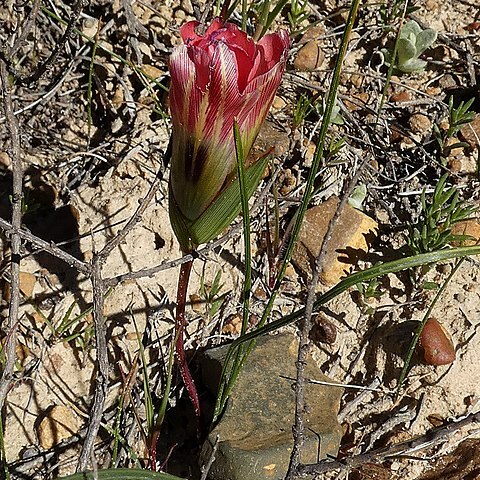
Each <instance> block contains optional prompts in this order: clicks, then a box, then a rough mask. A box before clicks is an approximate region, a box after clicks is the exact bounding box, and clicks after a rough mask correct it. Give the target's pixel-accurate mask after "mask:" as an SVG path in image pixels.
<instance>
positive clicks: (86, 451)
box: [77, 255, 108, 472]
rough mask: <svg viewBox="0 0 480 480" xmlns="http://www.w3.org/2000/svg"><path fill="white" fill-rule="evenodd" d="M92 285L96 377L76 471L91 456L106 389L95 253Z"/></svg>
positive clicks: (83, 467)
mask: <svg viewBox="0 0 480 480" xmlns="http://www.w3.org/2000/svg"><path fill="white" fill-rule="evenodd" d="M92 285H93V319H94V322H95V340H96V347H97V364H98V373H97V377H96V379H95V380H96V385H95V396H94V400H93V407H92V410H91V413H90V422H89V424H88V429H87V434H86V436H85V442H84V443H83V447H82V452H81V454H80V458H79V461H78V465H77V472H83V471H85V470H86V468H87V467H88V464H89V461H90V459H91V458H92V452H93V449H94V445H95V439H96V437H97V433H98V430H99V428H100V424H101V421H102V415H103V407H104V405H105V399H106V396H107V389H108V353H107V335H106V324H105V317H104V315H103V307H104V300H105V285H104V283H103V280H102V257H100V256H99V255H95V257H94V259H93V269H92Z"/></svg>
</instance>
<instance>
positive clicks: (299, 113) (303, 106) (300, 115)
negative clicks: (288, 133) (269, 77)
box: [292, 93, 314, 130]
mask: <svg viewBox="0 0 480 480" xmlns="http://www.w3.org/2000/svg"><path fill="white" fill-rule="evenodd" d="M313 110H314V104H313V102H312V100H311V99H310V98H308V97H307V95H305V94H304V93H302V94H301V95H300V98H299V99H298V100H297V103H296V104H295V108H294V109H293V115H292V124H293V129H294V130H296V129H297V128H298V127H299V126H300V125H301V124H302V122H303V121H304V120H305V118H306V117H307V116H308V115H309V114H310V113H311V112H312V111H313Z"/></svg>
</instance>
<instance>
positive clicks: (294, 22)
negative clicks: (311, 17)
mask: <svg viewBox="0 0 480 480" xmlns="http://www.w3.org/2000/svg"><path fill="white" fill-rule="evenodd" d="M306 8H307V0H303V1H302V0H292V1H291V2H290V11H289V12H288V13H287V17H288V21H289V23H290V27H291V29H292V30H296V29H297V28H298V26H299V25H300V24H301V23H302V22H303V21H304V20H307V19H308V13H307V11H306Z"/></svg>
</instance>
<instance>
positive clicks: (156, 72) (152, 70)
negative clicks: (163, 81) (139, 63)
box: [142, 65, 164, 78]
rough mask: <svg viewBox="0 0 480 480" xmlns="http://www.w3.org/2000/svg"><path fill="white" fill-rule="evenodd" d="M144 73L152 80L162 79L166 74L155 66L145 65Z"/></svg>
mask: <svg viewBox="0 0 480 480" xmlns="http://www.w3.org/2000/svg"><path fill="white" fill-rule="evenodd" d="M142 70H143V72H144V73H145V74H146V75H148V76H149V77H151V78H158V77H161V76H162V75H163V74H164V72H163V71H162V70H160V69H159V68H157V67H154V66H153V65H144V66H143V67H142Z"/></svg>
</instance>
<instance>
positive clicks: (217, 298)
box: [200, 270, 227, 321]
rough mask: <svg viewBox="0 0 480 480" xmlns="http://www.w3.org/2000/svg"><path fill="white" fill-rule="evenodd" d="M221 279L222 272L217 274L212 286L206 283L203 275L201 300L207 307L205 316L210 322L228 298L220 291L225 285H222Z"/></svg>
mask: <svg viewBox="0 0 480 480" xmlns="http://www.w3.org/2000/svg"><path fill="white" fill-rule="evenodd" d="M221 279H222V271H221V270H219V271H218V272H217V273H216V274H215V278H214V279H213V283H212V285H211V286H210V285H207V284H206V283H205V279H204V277H203V275H202V277H201V279H200V298H201V299H202V303H204V305H205V315H206V317H207V320H208V321H209V320H211V319H212V318H213V317H214V316H215V315H216V314H217V313H218V311H219V310H220V308H221V307H222V305H223V303H224V302H225V298H226V296H227V293H222V294H220V290H221V289H222V287H223V285H222V284H221V283H220V281H221Z"/></svg>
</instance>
